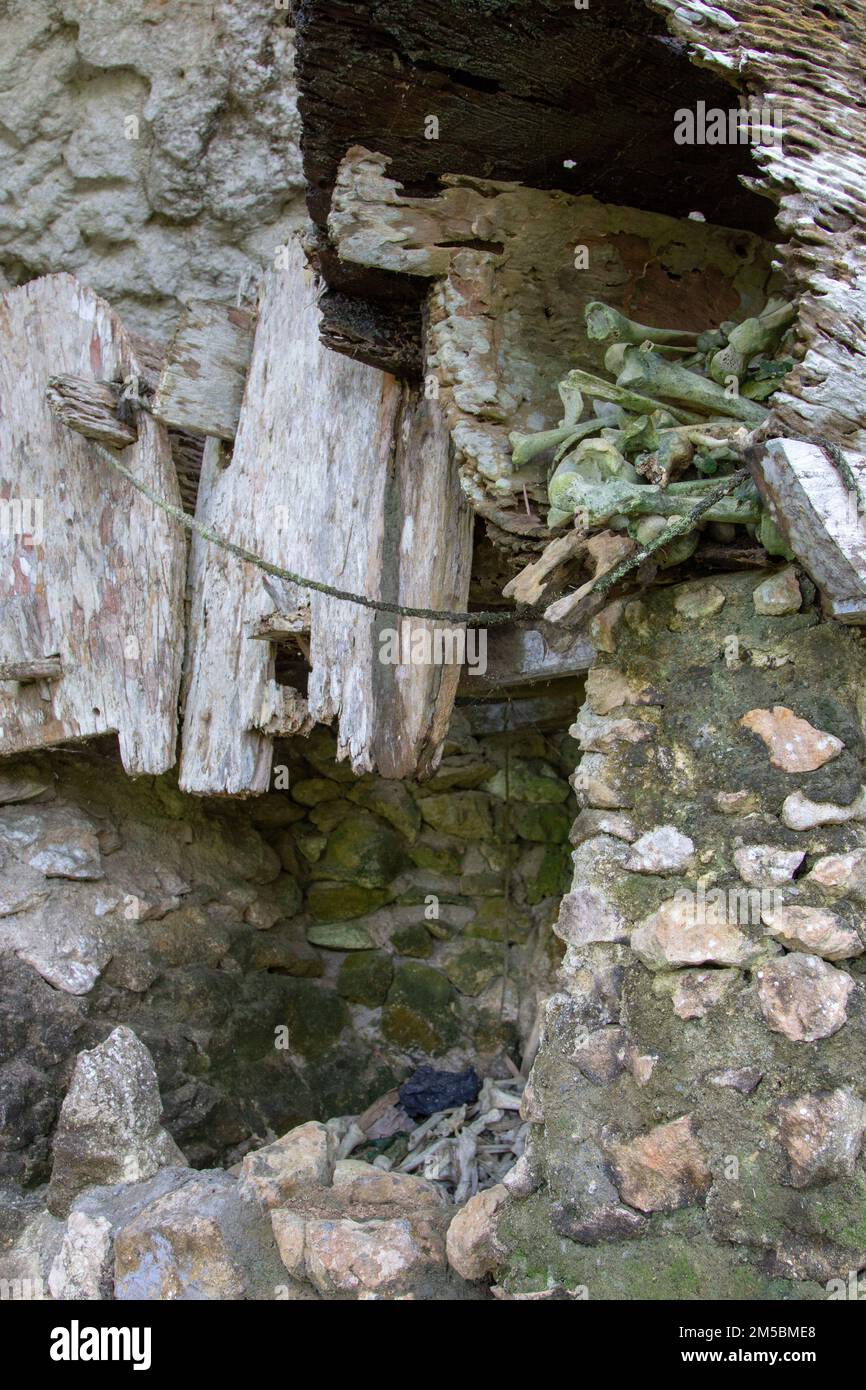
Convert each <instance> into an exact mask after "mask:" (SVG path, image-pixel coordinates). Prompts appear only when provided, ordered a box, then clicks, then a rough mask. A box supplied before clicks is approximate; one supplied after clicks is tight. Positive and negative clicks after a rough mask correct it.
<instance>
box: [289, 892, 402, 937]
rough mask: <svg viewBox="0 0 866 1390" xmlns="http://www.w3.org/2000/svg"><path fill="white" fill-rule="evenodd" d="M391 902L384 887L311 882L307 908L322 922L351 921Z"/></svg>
mask: <svg viewBox="0 0 866 1390" xmlns="http://www.w3.org/2000/svg"><path fill="white" fill-rule="evenodd" d="M387 901H388V894H387V893H386V892H384V891H383V890H382V889H381V888H365V887H364V886H363V885H362V884H360V883H311V884H310V888H309V892H308V894H307V908H308V909H309V912H310V914H311V915H312V916H313V917H315V918H316V920H317V921H319V922H346V921H351V919H352V918H353V917H363V916H364V913H366V912H375V910H376V908H377V907H381V906H382V905H383V903H386V902H387ZM369 944H370V943H369V942H368V945H369Z"/></svg>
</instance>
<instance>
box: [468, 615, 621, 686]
mask: <svg viewBox="0 0 866 1390" xmlns="http://www.w3.org/2000/svg"><path fill="white" fill-rule="evenodd" d="M485 636H486V670H482V666H483V664H484V663H483V661H482V662H479V663H478V664H477V666H475V667H473V666H471V665H468V664H467V666H465V667H464V668H463V672H462V674H461V677H460V686H459V691H458V693H459V694H460V695H461V696H470V695H472V694H477V693H478V692H479V691H480V690H485V689H487V690H489V689H490V688H491V687H493V688H503V687H514V686H522V685H533V684H535V682H537V681H548V680H559V679H560V678H561V677H563V676H577V675H583V674H585V673H586V672H587V671H588V670H589V669H590V667H591V666H592V664H593V662H594V661H595V648H594V647H593V645H592V643H591V642H590V641H589V640H588V638H587V637H585V636H584V635H583V634H578V635H576V636H575V634H573V633H570V632H569V633H566V634H565V637H564V638H563V633H562V631H557V630H555V629H554V628H549V627H547V626H546V625H545V624H541V625H540V626H538V625H536V626H531V625H529V624H526V623H515V625H514V626H513V627H506V628H499V629H494V630H493V631H492V632H488V633H486V634H485Z"/></svg>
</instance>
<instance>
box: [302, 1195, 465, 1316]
mask: <svg viewBox="0 0 866 1390" xmlns="http://www.w3.org/2000/svg"><path fill="white" fill-rule="evenodd" d="M304 1265H305V1268H306V1272H307V1277H308V1279H309V1280H310V1282H311V1283H312V1284H313V1286H314V1287H315V1288H316V1289H318V1291H319V1292H320V1293H321V1294H323V1295H324V1296H325V1297H333V1295H334V1294H340V1293H342V1294H353V1295H354V1296H355V1297H356V1298H370V1297H373V1298H394V1297H399V1296H400V1295H405V1294H409V1293H413V1292H415V1291H416V1289H417V1285H418V1284H419V1283H423V1282H424V1281H427V1280H429V1279H431V1278H434V1279H435V1278H436V1277H437V1276H441V1274H442V1273H443V1272H444V1265H445V1241H444V1239H443V1236H442V1231H441V1223H440V1222H438V1221H437V1220H434V1219H431V1218H429V1217H426V1216H424V1215H420V1214H417V1213H413V1214H411V1215H409V1216H400V1217H394V1218H391V1219H386V1220H378V1219H377V1218H374V1219H373V1220H370V1221H353V1220H351V1219H350V1218H348V1217H346V1218H343V1219H341V1220H336V1221H323V1220H318V1219H315V1218H314V1219H311V1220H308V1221H307V1223H306V1229H305V1232H304Z"/></svg>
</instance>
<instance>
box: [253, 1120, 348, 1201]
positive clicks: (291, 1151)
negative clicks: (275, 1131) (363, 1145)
mask: <svg viewBox="0 0 866 1390" xmlns="http://www.w3.org/2000/svg"><path fill="white" fill-rule="evenodd" d="M336 1161H337V1145H336V1141H335V1139H334V1136H333V1134H332V1133H331V1131H330V1130H329V1129H327V1128H326V1126H325V1125H323V1124H319V1123H318V1122H317V1121H315V1120H311V1121H310V1122H309V1123H308V1124H305V1125H298V1127H297V1128H296V1129H292V1130H290V1131H289V1133H288V1134H284V1135H283V1137H282V1138H281V1139H277V1140H276V1141H275V1142H274V1143H273V1144H267V1145H266V1146H265V1147H264V1148H263V1149H257V1150H256V1151H255V1152H254V1153H250V1154H247V1156H246V1158H245V1159H244V1160H243V1163H242V1164H241V1172H240V1176H239V1178H238V1191H239V1192H240V1193H241V1194H242V1195H243V1196H250V1197H253V1198H255V1200H256V1201H257V1202H259V1203H260V1204H261V1206H263V1207H267V1208H271V1207H278V1206H282V1205H283V1203H284V1202H286V1201H287V1200H288V1199H289V1198H290V1197H295V1196H297V1195H298V1193H302V1192H303V1191H304V1189H305V1188H308V1187H327V1186H328V1185H329V1184H330V1182H331V1179H332V1178H333V1176H334V1164H335V1163H336Z"/></svg>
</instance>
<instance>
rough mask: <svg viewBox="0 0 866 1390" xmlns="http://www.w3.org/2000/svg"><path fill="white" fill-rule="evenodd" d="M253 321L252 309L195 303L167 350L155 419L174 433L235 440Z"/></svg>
mask: <svg viewBox="0 0 866 1390" xmlns="http://www.w3.org/2000/svg"><path fill="white" fill-rule="evenodd" d="M255 323H256V316H255V314H254V313H253V312H252V311H251V310H249V309H244V308H238V307H237V306H235V305H231V304H218V303H216V302H214V301H211V300H194V301H192V302H191V303H190V304H189V305H188V306H187V308H186V312H185V313H184V315H183V317H182V319H181V322H180V324H179V325H178V327H177V329H176V330H175V333H174V336H173V338H172V340H171V342H170V343H169V345H168V348H167V349H166V353H165V358H164V361H163V365H162V371H161V373H160V378H159V385H158V386H157V390H156V396H155V397H154V401H153V405H152V410H153V414H154V415H155V416H156V418H157V419H158V420H161V421H162V422H163V424H165V425H168V426H170V427H171V428H173V429H181V430H188V431H189V432H190V433H192V434H204V435H208V436H213V437H214V438H216V439H223V440H226V441H231V440H232V439H234V437H235V434H236V432H237V426H238V418H239V416H240V409H241V401H242V399H243V393H244V387H245V384H246V379H247V372H248V370H249V364H250V353H251V351H252V342H253V334H254V331H255Z"/></svg>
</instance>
